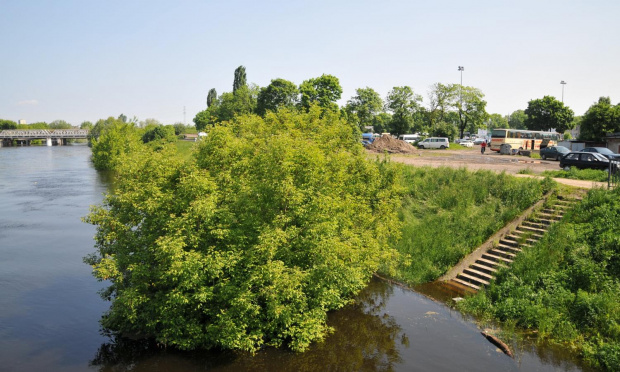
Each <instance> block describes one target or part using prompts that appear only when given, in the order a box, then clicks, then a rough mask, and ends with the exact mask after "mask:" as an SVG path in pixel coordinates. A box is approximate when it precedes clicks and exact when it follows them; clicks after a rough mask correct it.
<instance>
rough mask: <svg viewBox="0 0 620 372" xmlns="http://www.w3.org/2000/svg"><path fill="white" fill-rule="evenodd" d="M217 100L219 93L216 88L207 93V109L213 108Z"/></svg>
mask: <svg viewBox="0 0 620 372" xmlns="http://www.w3.org/2000/svg"><path fill="white" fill-rule="evenodd" d="M216 100H217V91H216V90H215V88H211V89H209V93H207V107H211V105H212V104H213V102H215V101H216Z"/></svg>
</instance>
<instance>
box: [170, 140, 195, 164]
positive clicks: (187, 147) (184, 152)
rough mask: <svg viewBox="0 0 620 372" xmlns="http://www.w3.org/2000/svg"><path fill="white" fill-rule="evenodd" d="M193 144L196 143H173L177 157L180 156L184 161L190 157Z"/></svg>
mask: <svg viewBox="0 0 620 372" xmlns="http://www.w3.org/2000/svg"><path fill="white" fill-rule="evenodd" d="M195 144H196V142H192V141H176V142H175V145H176V147H177V151H178V152H179V155H181V157H182V158H183V159H186V160H187V159H189V158H190V157H191V156H192V149H193V148H194V145H195Z"/></svg>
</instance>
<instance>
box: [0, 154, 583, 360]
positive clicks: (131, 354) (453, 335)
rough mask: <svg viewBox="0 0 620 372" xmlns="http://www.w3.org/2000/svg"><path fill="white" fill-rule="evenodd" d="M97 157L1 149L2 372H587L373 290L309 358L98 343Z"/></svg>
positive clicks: (334, 320) (100, 188) (456, 317)
mask: <svg viewBox="0 0 620 372" xmlns="http://www.w3.org/2000/svg"><path fill="white" fill-rule="evenodd" d="M89 155H90V149H88V147H86V146H66V147H30V148H0V371H84V370H100V371H455V370H458V371H565V370H574V371H577V370H582V369H581V367H579V366H577V365H576V364H575V363H574V361H572V360H571V359H570V358H571V356H570V355H567V354H565V353H562V352H561V351H557V350H553V349H551V348H537V347H535V346H533V344H530V343H527V342H517V341H515V340H508V341H509V343H511V345H512V346H513V347H514V348H515V349H516V352H515V354H516V358H515V359H511V358H509V357H507V356H506V355H504V354H503V353H501V352H498V350H497V349H496V347H495V346H493V345H492V344H491V343H489V342H488V341H487V340H486V339H485V338H484V337H482V335H481V334H480V330H479V329H478V327H477V326H476V324H475V323H473V322H472V321H470V320H469V319H466V318H464V317H462V316H461V315H460V314H459V313H458V312H455V311H453V310H451V309H450V308H449V307H447V306H444V305H442V304H441V303H439V302H435V301H432V300H430V299H428V298H427V297H425V296H423V295H420V294H418V293H416V292H413V291H410V290H406V289H403V288H400V287H398V286H394V285H391V284H388V283H385V282H383V281H379V280H376V279H375V280H373V281H372V282H371V283H370V285H369V287H368V288H367V289H366V290H365V291H364V292H362V293H361V294H360V296H359V297H358V298H357V301H356V303H355V304H352V305H350V306H348V307H346V308H344V309H342V310H340V311H337V312H333V313H331V314H330V315H329V323H330V325H331V326H332V327H333V328H334V333H333V334H331V335H330V336H329V337H328V338H327V339H326V340H325V342H322V343H318V344H315V345H313V346H312V347H311V348H310V350H308V351H307V352H305V353H299V354H295V353H291V352H287V351H282V350H274V349H267V350H263V351H261V352H259V353H257V354H256V355H250V354H247V353H232V352H214V351H210V352H204V351H201V352H192V353H183V352H176V351H173V350H162V349H159V348H158V347H157V346H156V345H154V344H152V343H150V342H148V341H131V340H124V339H115V338H109V337H107V336H105V335H102V334H101V332H100V329H99V324H98V319H99V318H100V316H101V314H102V313H103V312H104V311H105V310H106V309H107V307H108V306H109V304H108V303H105V302H103V301H102V300H101V299H100V298H99V296H98V295H97V291H98V290H99V289H100V288H102V284H101V283H98V282H97V281H96V280H95V279H94V278H92V276H91V275H90V268H89V267H88V266H87V265H85V264H83V263H82V257H83V256H85V255H86V254H88V253H91V252H92V251H93V241H92V236H93V235H94V228H93V227H92V226H90V225H87V224H84V223H82V222H81V221H80V217H82V216H84V215H86V214H87V213H88V206H89V205H91V204H96V203H98V202H100V200H101V198H102V197H101V194H102V193H103V192H104V191H105V190H106V183H105V179H104V178H103V177H102V175H100V174H98V173H97V172H96V171H94V170H93V168H92V166H91V164H90V162H89V160H88V157H89ZM423 290H424V289H423ZM425 291H429V293H430V290H425Z"/></svg>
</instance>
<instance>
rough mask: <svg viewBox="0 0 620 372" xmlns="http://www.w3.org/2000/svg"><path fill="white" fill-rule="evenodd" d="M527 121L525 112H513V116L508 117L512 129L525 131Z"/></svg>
mask: <svg viewBox="0 0 620 372" xmlns="http://www.w3.org/2000/svg"><path fill="white" fill-rule="evenodd" d="M525 120H527V115H525V111H523V110H516V111H513V112H512V114H510V115H509V116H508V126H509V128H512V129H525Z"/></svg>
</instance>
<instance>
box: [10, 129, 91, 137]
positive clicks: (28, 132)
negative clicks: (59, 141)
mask: <svg viewBox="0 0 620 372" xmlns="http://www.w3.org/2000/svg"><path fill="white" fill-rule="evenodd" d="M88 132H89V131H88V129H22V130H19V129H5V130H3V131H0V138H32V139H35V138H86V137H88Z"/></svg>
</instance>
